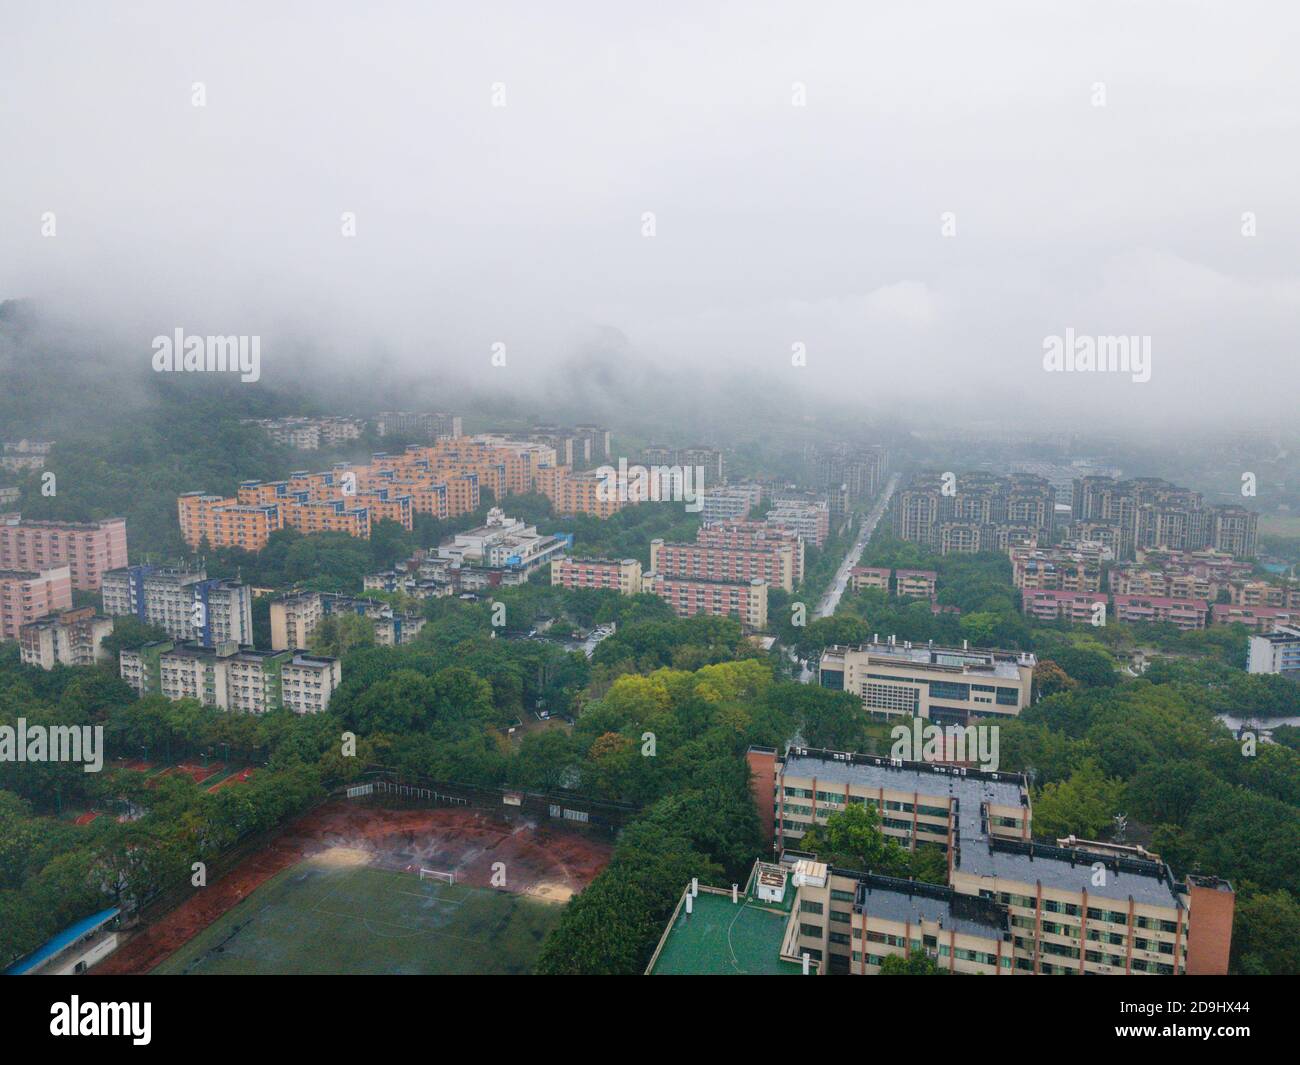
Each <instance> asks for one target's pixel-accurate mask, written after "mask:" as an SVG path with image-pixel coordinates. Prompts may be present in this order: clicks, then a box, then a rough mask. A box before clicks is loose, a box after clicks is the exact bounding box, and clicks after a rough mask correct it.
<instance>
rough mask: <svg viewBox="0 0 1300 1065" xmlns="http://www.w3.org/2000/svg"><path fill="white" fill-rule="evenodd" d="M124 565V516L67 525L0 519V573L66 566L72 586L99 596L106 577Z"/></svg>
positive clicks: (14, 516) (11, 517) (13, 516)
mask: <svg viewBox="0 0 1300 1065" xmlns="http://www.w3.org/2000/svg"><path fill="white" fill-rule="evenodd" d="M125 565H126V519H125V518H105V519H103V520H102V521H90V522H64V521H23V520H22V515H21V514H5V515H0V570H20V571H30V572H39V571H42V570H47V569H52V568H55V567H58V566H67V567H68V572H69V576H70V579H71V581H72V587H73V588H75V589H77V591H81V592H97V591H99V587H100V583H101V582H102V580H103V576H104V574H105V573H107V572H108V571H109V570H111V569H120V568H121V567H122V566H125Z"/></svg>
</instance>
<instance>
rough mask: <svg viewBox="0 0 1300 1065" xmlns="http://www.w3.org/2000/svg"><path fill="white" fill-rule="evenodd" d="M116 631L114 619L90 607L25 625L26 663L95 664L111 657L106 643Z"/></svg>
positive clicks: (43, 666)
mask: <svg viewBox="0 0 1300 1065" xmlns="http://www.w3.org/2000/svg"><path fill="white" fill-rule="evenodd" d="M112 634H113V619H112V618H106V617H103V616H101V615H99V614H96V613H95V608H94V607H91V606H87V607H81V608H79V609H75V610H64V611H62V612H60V613H58V614H51V615H50V616H48V617H44V618H40V619H39V620H37V621H32V622H29V623H28V624H26V625H23V626H22V627H21V628H20V629H19V630H18V645H19V649H20V653H21V655H22V660H23V662H25V663H26V664H27V665H29V666H40V667H41V669H53V668H54V667H55V666H56V665H63V666H93V665H94V664H95V663H96V662H102V661H104V660H105V659H107V658H108V653H107V652H106V651H105V650H104V647H103V644H104V640H105V639H106V638H107V637H109V636H111V635H112Z"/></svg>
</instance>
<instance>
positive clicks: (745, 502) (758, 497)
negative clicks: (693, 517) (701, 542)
mask: <svg viewBox="0 0 1300 1065" xmlns="http://www.w3.org/2000/svg"><path fill="white" fill-rule="evenodd" d="M762 499H763V486H762V485H761V484H756V483H754V482H746V483H744V484H724V485H714V486H712V487H710V488H707V489H706V490H705V492H704V509H703V511H702V512H701V514H700V517H701V518H702V519H703V520H704V523H705V524H706V525H707V524H709V523H710V522H718V521H737V520H740V521H743V520H744V519H745V518H748V517H749V512H750V511H751V510H753V509H754V508H755V507H756V506H758V504H759V503H760V502H761V501H762Z"/></svg>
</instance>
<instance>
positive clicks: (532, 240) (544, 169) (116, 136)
mask: <svg viewBox="0 0 1300 1065" xmlns="http://www.w3.org/2000/svg"><path fill="white" fill-rule="evenodd" d="M0 26H2V27H3V31H2V34H0V145H3V151H2V152H0V299H2V298H12V297H32V298H34V299H35V300H37V301H38V303H40V304H41V305H42V306H43V307H46V308H48V309H50V310H51V311H53V312H56V313H59V314H62V315H64V316H66V317H68V318H70V319H73V320H75V321H77V322H78V323H80V324H81V325H82V326H83V327H93V328H101V329H103V330H104V331H105V332H106V333H108V334H111V335H112V336H113V337H114V338H115V344H114V351H115V352H117V353H118V357H121V358H125V359H128V360H134V359H138V360H139V364H140V366H142V367H143V366H145V365H147V362H148V358H149V354H150V348H149V343H150V340H151V338H152V337H154V336H155V335H157V334H161V333H170V332H171V331H172V330H174V329H175V328H177V327H183V328H185V329H187V330H189V331H190V332H199V333H223V334H259V335H261V336H262V337H263V338H264V339H263V359H264V362H265V363H266V364H267V365H268V368H272V366H273V363H274V362H275V360H277V359H280V360H281V362H282V365H286V366H287V365H292V366H295V367H309V368H312V369H315V370H319V371H321V372H322V374H323V375H325V376H328V375H343V376H344V377H345V378H347V377H356V376H357V375H362V376H366V377H374V378H376V379H383V380H392V381H402V382H408V381H409V382H410V383H411V384H410V389H411V391H410V392H409V393H408V394H409V395H411V396H417V395H418V396H420V397H421V398H427V399H428V400H429V401H430V402H435V401H436V400H437V399H438V397H439V396H440V395H444V394H445V395H448V396H454V388H455V386H456V383H457V382H472V384H473V386H474V388H475V389H476V390H477V392H478V393H479V394H489V395H490V394H493V393H497V392H500V393H502V394H506V395H513V396H520V395H523V396H529V397H530V398H531V397H536V398H538V399H539V400H542V401H545V400H546V399H548V398H553V399H555V400H557V401H561V400H568V401H572V400H573V397H574V396H575V395H582V394H583V391H584V390H594V391H602V390H603V392H604V394H607V395H608V396H609V397H613V398H614V399H616V400H621V401H625V402H627V403H628V404H637V403H638V402H639V397H643V398H645V399H647V400H648V399H653V400H654V401H656V402H662V396H663V394H664V389H665V387H666V386H671V387H672V388H674V389H679V390H681V391H682V392H683V393H685V394H688V395H689V396H690V397H691V400H690V402H691V405H692V406H693V407H695V408H707V404H708V397H709V396H710V395H711V394H712V393H713V390H716V389H719V388H723V387H727V388H731V387H733V386H734V384H735V383H736V382H738V381H739V382H746V383H747V384H748V386H749V387H751V388H755V389H762V390H766V391H769V392H771V393H773V394H775V395H778V396H787V397H789V401H790V403H791V404H792V406H794V407H797V408H798V409H799V410H800V411H807V410H816V409H820V408H822V407H824V406H830V405H837V406H842V407H846V408H851V409H861V410H862V411H863V413H864V416H868V415H872V414H879V413H881V412H887V413H898V414H902V415H905V416H909V417H916V418H920V419H936V418H943V419H950V418H951V419H956V420H960V419H962V418H970V419H972V420H976V419H979V420H986V419H989V418H994V419H1003V418H1005V419H1016V418H1026V419H1031V420H1035V421H1044V422H1051V421H1064V422H1070V423H1074V424H1078V423H1084V424H1086V423H1087V422H1088V421H1091V422H1093V423H1094V424H1098V425H1100V424H1104V423H1106V422H1108V421H1110V420H1113V419H1117V418H1126V417H1133V416H1139V417H1141V418H1143V419H1146V420H1148V421H1151V420H1153V421H1155V422H1157V423H1160V424H1168V425H1170V426H1171V427H1172V426H1175V425H1177V426H1178V427H1179V429H1178V431H1180V432H1185V433H1188V434H1189V435H1192V434H1194V433H1195V427H1194V424H1193V423H1192V420H1193V419H1205V420H1212V421H1213V423H1214V424H1215V425H1224V424H1245V425H1259V424H1261V423H1263V422H1266V421H1270V420H1279V419H1282V418H1284V417H1286V416H1288V415H1293V411H1294V407H1295V393H1296V390H1297V385H1298V384H1300V352H1298V351H1297V344H1296V339H1295V338H1296V336H1297V325H1298V324H1300V267H1298V266H1297V251H1298V249H1300V207H1297V205H1296V190H1297V189H1298V188H1300V165H1298V163H1300V107H1298V106H1297V104H1298V103H1300V65H1297V64H1296V62H1295V56H1294V54H1293V52H1289V51H1288V49H1293V46H1294V42H1295V40H1296V39H1297V36H1296V31H1297V29H1300V15H1297V13H1296V10H1295V8H1294V7H1293V6H1292V5H1286V4H1282V3H1272V4H1250V3H1240V2H1233V3H1226V2H1225V3H1195V2H1180V3H1142V4H1134V3H1128V2H1125V3H1104V2H1091V3H1077V4H1074V3H1041V2H1038V3H1034V2H1025V3H1008V2H1002V3H998V2H988V0H983V2H980V3H978V4H976V3H967V2H956V0H953V2H945V3H925V2H913V3H907V4H898V3H887V4H886V3H874V4H865V3H856V4H850V3H846V4H804V3H759V4H712V5H710V4H672V3H660V4H655V5H638V6H637V9H635V10H634V9H632V8H631V6H630V5H611V4H597V3H590V4H586V3H583V4H578V3H572V4H559V3H556V4H545V5H542V4H510V3H495V4H491V5H465V4H409V5H408V4H396V3H394V4H384V3H367V4H361V3H355V4H342V3H329V2H319V0H318V2H313V3H301V4H299V3H275V4H271V3H257V4H252V3H250V4H222V5H202V6H198V5H180V4H149V3H133V4H130V5H128V4H125V3H86V4H57V5H52V4H48V3H16V2H13V0H0ZM195 82H202V83H203V84H204V87H205V91H206V96H207V105H206V107H203V108H196V107H194V106H192V103H191V97H192V91H193V90H192V85H193V83H195ZM1098 82H1101V83H1104V92H1105V100H1106V102H1105V106H1104V107H1096V106H1093V100H1094V94H1095V92H1096V89H1095V85H1096V83H1098ZM795 83H802V85H804V86H806V106H805V107H795V106H792V93H793V91H794V84H795ZM494 85H500V86H503V87H504V93H505V101H506V106H504V107H493V106H492V98H493V86H494ZM44 212H54V213H55V216H56V224H57V236H55V237H44V236H42V234H41V225H42V215H43V213H44ZM343 212H355V215H356V220H357V221H356V226H357V235H356V237H355V238H344V237H342V236H341V235H340V224H341V223H340V216H341V214H342V213H343ZM644 212H653V213H654V215H655V225H656V234H655V236H654V237H653V238H647V237H644V236H642V216H643V214H644ZM945 212H952V213H953V214H954V215H955V219H956V235H955V236H953V237H944V236H942V235H941V230H940V226H941V219H942V216H943V215H944V213H945ZM1243 212H1253V213H1254V214H1255V216H1256V217H1257V220H1258V221H1257V226H1258V235H1257V236H1254V237H1244V236H1243V235H1242V232H1241V230H1242V215H1243ZM1067 328H1072V329H1073V330H1075V332H1076V333H1087V334H1094V335H1109V334H1125V335H1130V334H1135V335H1149V336H1150V337H1151V338H1152V340H1151V345H1152V374H1151V380H1150V382H1149V383H1146V384H1134V383H1133V382H1132V381H1131V380H1130V379H1129V377H1128V376H1126V375H1106V374H1091V375H1082V374H1047V373H1045V372H1044V371H1043V368H1042V357H1043V339H1044V337H1045V336H1048V335H1052V334H1063V333H1064V332H1065V330H1066V329H1067ZM496 342H502V343H504V344H505V345H506V351H507V365H506V367H505V368H494V367H492V366H491V365H490V361H489V360H490V353H491V348H492V345H493V344H494V343H496ZM794 343H802V344H804V345H806V351H807V361H808V365H807V366H806V367H799V368H796V367H792V366H791V365H790V362H791V349H792V344H794ZM88 357H91V356H88ZM94 357H107V356H101V355H97V356H94ZM442 405H445V406H448V407H455V406H456V405H457V404H456V402H455V400H454V398H448V399H447V400H446V402H445V403H444V404H442Z"/></svg>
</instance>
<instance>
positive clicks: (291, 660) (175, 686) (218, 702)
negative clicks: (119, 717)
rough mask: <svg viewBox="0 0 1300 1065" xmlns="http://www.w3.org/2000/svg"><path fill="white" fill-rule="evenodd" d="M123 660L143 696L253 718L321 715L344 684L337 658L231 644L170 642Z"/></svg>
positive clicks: (130, 679) (147, 647)
mask: <svg viewBox="0 0 1300 1065" xmlns="http://www.w3.org/2000/svg"><path fill="white" fill-rule="evenodd" d="M119 658H120V665H119V668H120V672H121V676H122V679H123V680H124V681H126V682H127V683H128V684H129V685H131V687H132V688H134V689H135V690H136V691H137V692H139V693H140V694H141V695H147V694H159V695H162V696H164V697H165V698H167V699H172V700H176V699H196V700H198V701H199V702H200V703H202V704H203V705H204V706H213V707H216V708H218V709H221V710H240V711H244V712H245V713H251V714H263V713H269V712H271V711H274V710H280V709H289V710H292V711H293V712H294V713H297V714H305V713H319V712H321V711H322V710H325V709H327V708H328V707H329V701H330V697H331V696H332V695H333V693H334V691H335V690H336V689H337V688H338V686H339V684H340V683H341V681H342V672H341V667H340V664H339V660H338V659H337V658H327V657H324V656H320V655H310V654H306V653H304V652H300V651H293V650H280V651H258V650H255V649H253V648H251V647H238V646H237V645H235V644H233V643H226V644H219V645H217V646H216V647H204V646H202V645H200V644H196V643H188V642H185V643H172V642H170V641H168V642H165V643H153V644H146V645H145V646H144V647H140V648H135V649H130V650H123V651H122V652H121V655H120V656H119Z"/></svg>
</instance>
